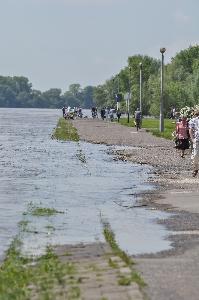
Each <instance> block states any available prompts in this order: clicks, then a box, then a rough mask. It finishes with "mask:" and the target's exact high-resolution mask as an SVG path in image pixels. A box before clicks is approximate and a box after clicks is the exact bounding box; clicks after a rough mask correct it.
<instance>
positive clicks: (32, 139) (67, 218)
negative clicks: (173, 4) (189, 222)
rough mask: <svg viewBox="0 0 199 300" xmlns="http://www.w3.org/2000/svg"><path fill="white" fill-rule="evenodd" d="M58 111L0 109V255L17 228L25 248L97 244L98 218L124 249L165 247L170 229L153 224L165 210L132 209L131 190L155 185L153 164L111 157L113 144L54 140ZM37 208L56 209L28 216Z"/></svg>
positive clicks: (136, 251)
mask: <svg viewBox="0 0 199 300" xmlns="http://www.w3.org/2000/svg"><path fill="white" fill-rule="evenodd" d="M60 116H61V111H59V110H46V109H43V110H39V109H0V150H1V151H0V173H1V176H0V258H1V257H3V253H4V252H5V250H6V249H7V248H8V247H9V244H10V243H11V241H12V240H13V238H14V237H15V236H16V235H17V234H19V233H20V238H21V239H22V241H23V251H24V252H25V253H29V254H41V253H42V252H43V251H44V250H45V248H46V246H47V245H57V244H60V245H64V244H78V243H80V242H83V243H92V242H96V241H101V242H103V241H104V237H103V233H102V232H103V225H102V223H103V222H106V223H109V225H110V226H111V228H112V230H113V231H114V232H115V235H116V240H117V241H118V243H119V245H120V247H121V248H122V249H123V250H125V251H127V252H128V253H129V254H140V253H146V252H147V253H150V252H157V251H161V250H166V249H169V248H170V247H171V246H170V243H169V241H168V240H166V239H165V238H166V237H167V235H168V234H170V232H168V231H166V230H165V229H164V227H163V226H162V225H160V224H156V222H155V221H156V219H162V218H167V217H168V216H169V214H167V213H163V212H159V211H151V210H147V209H145V208H135V207H134V205H135V204H136V200H137V199H138V198H139V196H137V194H139V193H140V192H143V191H146V190H150V189H153V188H155V187H153V186H152V185H149V184H148V183H147V179H148V177H149V176H152V169H151V168H150V167H147V166H141V165H136V164H131V163H127V162H122V161H115V160H114V159H113V156H111V155H109V154H108V153H107V152H110V150H112V149H113V147H111V146H109V147H108V146H105V145H94V144H89V143H86V142H78V143H75V142H60V141H56V140H52V139H51V134H52V131H53V128H54V127H55V126H56V123H57V121H58V118H59V117H60ZM37 207H39V208H50V209H55V210H56V211H57V213H55V214H53V215H52V216H33V215H32V214H31V210H32V209H34V208H37ZM19 222H21V226H19V225H18V224H19ZM22 225H23V226H22Z"/></svg>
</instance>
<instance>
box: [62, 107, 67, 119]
mask: <svg viewBox="0 0 199 300" xmlns="http://www.w3.org/2000/svg"><path fill="white" fill-rule="evenodd" d="M65 112H66V107H65V106H63V107H62V113H63V118H64V116H65Z"/></svg>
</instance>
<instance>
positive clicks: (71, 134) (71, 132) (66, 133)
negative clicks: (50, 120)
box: [52, 118, 79, 141]
mask: <svg viewBox="0 0 199 300" xmlns="http://www.w3.org/2000/svg"><path fill="white" fill-rule="evenodd" d="M52 138H53V139H57V140H62V141H79V136H78V134H77V129H76V128H74V127H73V125H72V124H71V122H70V121H69V120H65V119H64V118H60V119H59V121H58V123H57V127H56V128H55V130H54V132H53V134H52Z"/></svg>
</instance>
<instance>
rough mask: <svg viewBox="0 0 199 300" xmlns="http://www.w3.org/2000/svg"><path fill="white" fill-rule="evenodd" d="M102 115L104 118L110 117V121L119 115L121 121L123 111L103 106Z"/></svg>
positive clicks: (118, 118)
mask: <svg viewBox="0 0 199 300" xmlns="http://www.w3.org/2000/svg"><path fill="white" fill-rule="evenodd" d="M100 115H101V118H102V120H104V119H106V120H108V119H110V121H111V122H112V121H113V120H114V119H115V116H116V117H117V121H118V122H119V121H120V117H121V112H120V110H117V111H116V110H115V109H114V108H109V107H102V109H101V111H100Z"/></svg>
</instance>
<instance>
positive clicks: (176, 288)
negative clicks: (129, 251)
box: [73, 119, 199, 300]
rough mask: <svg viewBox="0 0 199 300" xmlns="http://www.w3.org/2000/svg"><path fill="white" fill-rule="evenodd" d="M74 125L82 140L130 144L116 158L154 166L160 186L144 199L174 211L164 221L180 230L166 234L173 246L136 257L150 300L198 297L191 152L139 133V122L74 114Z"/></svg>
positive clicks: (198, 226)
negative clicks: (134, 125)
mask: <svg viewBox="0 0 199 300" xmlns="http://www.w3.org/2000/svg"><path fill="white" fill-rule="evenodd" d="M73 125H74V126H75V127H76V128H77V130H78V134H79V136H80V139H81V140H85V141H88V142H91V143H99V144H101V143H104V144H107V145H126V146H130V147H132V148H128V149H126V150H121V151H117V152H116V153H114V155H115V157H116V159H123V160H129V161H132V162H136V163H140V164H148V165H151V166H153V167H154V176H153V177H152V178H151V179H150V180H151V182H153V183H155V184H157V189H156V191H155V192H153V193H150V194H147V195H146V194H145V195H144V197H143V200H142V204H144V205H148V206H149V207H153V208H156V209H161V210H169V211H172V212H174V213H175V214H174V215H172V217H170V218H169V219H166V220H163V221H160V222H161V223H164V225H165V226H166V227H167V228H169V229H170V230H172V231H174V232H175V233H176V234H174V235H173V236H171V237H168V238H169V239H170V240H171V241H172V245H173V249H172V250H169V251H163V252H161V253H157V254H151V255H142V256H140V257H138V256H137V257H134V259H135V260H136V262H137V269H138V270H139V271H140V272H141V274H142V276H143V278H144V280H145V281H146V283H147V284H148V286H147V288H146V289H145V291H146V293H147V294H148V295H149V298H150V299H152V300H156V299H157V300H161V299H162V300H165V299H175V300H178V299H179V300H180V299H193V300H196V299H198V293H199V288H198V282H197V278H198V277H199V271H198V270H199V265H198V262H197V260H196V257H197V255H198V254H199V236H198V230H199V218H198V214H197V212H198V211H199V203H197V200H196V198H197V195H198V194H199V177H196V178H193V177H192V167H191V160H190V153H189V152H187V154H186V155H185V158H184V159H182V158H181V157H180V154H179V153H178V152H177V151H176V150H175V149H174V147H173V146H174V145H173V142H172V141H170V140H165V139H162V138H157V137H155V136H152V135H151V134H150V133H147V132H145V130H144V129H141V130H140V131H139V132H138V133H137V132H136V130H135V128H129V127H125V126H121V125H120V124H117V123H110V122H102V121H101V120H91V119H85V120H74V121H73ZM176 195H177V196H176ZM185 195H186V197H185ZM181 196H182V197H181ZM181 199H183V200H182V201H181ZM187 201H188V202H189V205H187V204H186V202H187ZM192 203H193V205H194V206H195V209H194V212H193V209H192V207H193V205H192ZM187 276H189V280H187V278H188V277H187Z"/></svg>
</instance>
